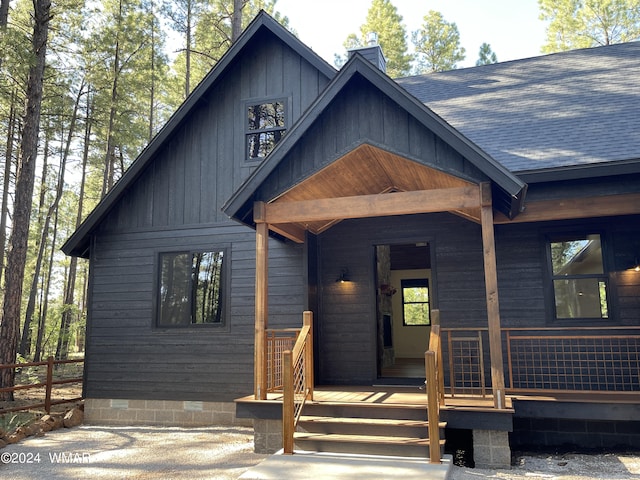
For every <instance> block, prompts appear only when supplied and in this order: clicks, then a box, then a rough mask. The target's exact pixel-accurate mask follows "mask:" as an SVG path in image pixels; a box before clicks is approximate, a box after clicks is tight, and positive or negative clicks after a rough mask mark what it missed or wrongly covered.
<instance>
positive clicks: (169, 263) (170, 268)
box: [157, 250, 226, 327]
mask: <svg viewBox="0 0 640 480" xmlns="http://www.w3.org/2000/svg"><path fill="white" fill-rule="evenodd" d="M159 261H160V279H159V285H158V290H159V291H158V309H157V311H158V319H157V325H158V326H159V327H189V326H195V325H211V326H222V325H223V323H224V314H223V312H224V308H223V307H224V297H225V295H224V288H223V286H224V285H223V284H224V280H225V266H226V262H225V251H224V250H218V251H209V252H168V253H161V254H160V256H159Z"/></svg>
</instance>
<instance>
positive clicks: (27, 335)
mask: <svg viewBox="0 0 640 480" xmlns="http://www.w3.org/2000/svg"><path fill="white" fill-rule="evenodd" d="M82 95H84V80H82V83H81V84H80V87H79V88H78V94H77V95H76V100H75V103H74V105H73V113H72V115H71V121H70V123H69V131H68V133H67V139H66V142H65V145H64V152H63V155H62V158H61V159H60V168H59V173H58V184H57V187H56V196H55V198H54V200H53V203H52V204H51V205H50V206H49V209H48V211H47V215H46V217H45V219H44V225H43V226H42V234H41V236H40V244H39V248H38V255H37V257H36V267H35V271H34V273H33V280H32V283H31V292H30V293H29V302H28V303H27V311H26V314H25V319H24V326H23V327H22V341H21V342H20V348H19V349H18V352H19V353H20V354H21V355H23V356H26V355H28V354H30V353H31V322H32V320H33V312H34V311H35V306H36V293H37V290H38V278H39V277H40V270H41V268H42V260H43V258H44V252H45V250H46V244H47V238H48V237H49V225H50V224H51V216H52V215H53V213H54V212H57V211H58V205H59V203H60V199H61V198H62V193H63V191H64V177H65V172H66V167H67V159H68V158H69V152H70V151H71V141H72V140H73V136H74V134H75V129H76V121H77V118H78V109H79V107H80V100H81V98H82ZM42 182H43V183H42V192H41V196H40V201H41V202H42V203H44V195H42V193H43V192H44V190H45V188H44V187H45V185H44V182H45V179H44V178H43V180H42ZM56 218H57V215H56ZM51 248H52V249H54V248H55V244H51ZM45 301H46V297H45ZM72 303H73V301H72ZM63 311H64V309H63ZM63 315H64V313H63ZM44 321H46V317H45V319H44Z"/></svg>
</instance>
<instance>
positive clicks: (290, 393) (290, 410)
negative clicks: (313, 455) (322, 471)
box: [282, 312, 313, 455]
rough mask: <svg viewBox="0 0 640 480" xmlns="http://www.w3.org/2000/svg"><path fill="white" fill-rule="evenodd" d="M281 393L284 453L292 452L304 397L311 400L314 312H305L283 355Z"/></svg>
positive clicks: (304, 400) (305, 399)
mask: <svg viewBox="0 0 640 480" xmlns="http://www.w3.org/2000/svg"><path fill="white" fill-rule="evenodd" d="M282 377H283V390H284V392H283V393H284V396H283V400H282V443H283V450H284V453H285V454H289V455H290V454H292V453H293V434H294V432H295V430H296V425H297V424H298V420H299V418H300V414H301V413H302V409H303V407H304V404H305V402H306V401H307V399H311V400H313V314H312V313H311V312H304V314H303V326H302V330H301V331H300V334H299V335H298V338H297V340H296V342H295V345H294V346H293V349H291V350H286V351H285V352H284V353H283V354H282Z"/></svg>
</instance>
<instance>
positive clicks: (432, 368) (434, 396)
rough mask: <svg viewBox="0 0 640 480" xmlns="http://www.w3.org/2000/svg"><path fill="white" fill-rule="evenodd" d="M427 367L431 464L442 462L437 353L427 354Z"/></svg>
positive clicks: (425, 356) (425, 355)
mask: <svg viewBox="0 0 640 480" xmlns="http://www.w3.org/2000/svg"><path fill="white" fill-rule="evenodd" d="M424 361H425V365H426V367H427V420H428V422H429V463H441V462H440V415H439V412H438V384H437V379H436V353H435V352H433V351H431V350H430V351H428V352H425V354H424Z"/></svg>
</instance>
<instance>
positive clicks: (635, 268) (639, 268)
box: [629, 257, 640, 272]
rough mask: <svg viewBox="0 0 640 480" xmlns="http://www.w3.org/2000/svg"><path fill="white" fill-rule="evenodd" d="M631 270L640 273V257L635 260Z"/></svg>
mask: <svg viewBox="0 0 640 480" xmlns="http://www.w3.org/2000/svg"><path fill="white" fill-rule="evenodd" d="M629 270H633V271H634V272H640V262H638V257H636V258H635V260H634V261H633V263H632V264H631V266H630V267H629Z"/></svg>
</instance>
